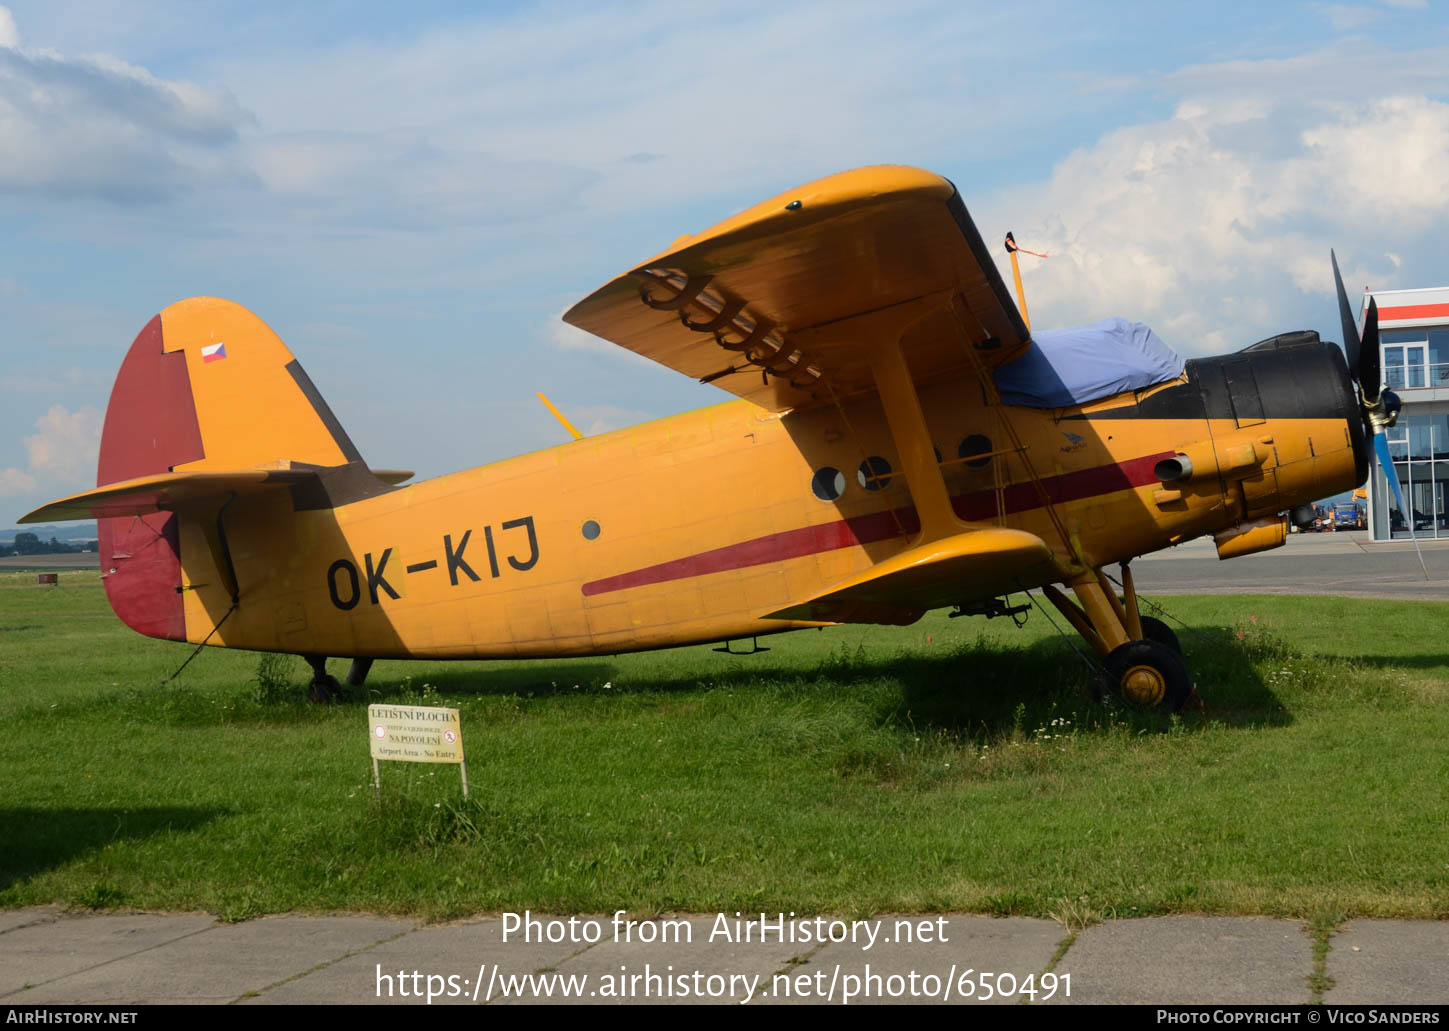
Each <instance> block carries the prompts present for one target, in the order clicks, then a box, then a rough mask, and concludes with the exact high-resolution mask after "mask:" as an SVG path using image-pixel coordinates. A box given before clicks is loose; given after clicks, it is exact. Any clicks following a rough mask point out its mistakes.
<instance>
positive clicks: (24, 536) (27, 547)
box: [0, 533, 99, 558]
mask: <svg viewBox="0 0 1449 1031" xmlns="http://www.w3.org/2000/svg"><path fill="white" fill-rule="evenodd" d="M98 544H99V542H98V541H77V542H75V543H71V542H69V541H59V540H56V539H55V538H54V537H52V538H51V539H50V540H48V541H43V540H41V539H40V538H39V537H37V536H36V535H35V534H33V533H17V534H16V535H15V543H13V544H5V543H3V542H0V558H11V557H13V556H15V555H75V554H77V553H79V552H82V551H95V550H96V547H97V545H98Z"/></svg>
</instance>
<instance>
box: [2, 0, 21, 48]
mask: <svg viewBox="0 0 1449 1031" xmlns="http://www.w3.org/2000/svg"><path fill="white" fill-rule="evenodd" d="M0 47H4V48H5V49H7V50H18V49H20V29H19V27H18V26H16V24H15V15H13V14H11V13H10V8H8V7H5V6H4V5H0Z"/></svg>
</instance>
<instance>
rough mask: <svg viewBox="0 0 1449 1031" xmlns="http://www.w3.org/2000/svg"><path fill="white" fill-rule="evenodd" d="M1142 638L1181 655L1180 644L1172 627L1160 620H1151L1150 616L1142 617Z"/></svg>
mask: <svg viewBox="0 0 1449 1031" xmlns="http://www.w3.org/2000/svg"><path fill="white" fill-rule="evenodd" d="M1142 636H1143V637H1144V638H1146V639H1147V640H1149V641H1156V642H1157V643H1158V644H1165V645H1167V646H1168V647H1169V648H1171V649H1172V650H1173V651H1175V652H1177V654H1179V655H1181V654H1182V642H1181V641H1179V640H1178V639H1177V634H1176V633H1174V632H1173V629H1172V627H1170V626H1168V625H1167V624H1166V623H1164V622H1163V621H1162V620H1160V619H1153V618H1152V617H1151V616H1143V617H1142Z"/></svg>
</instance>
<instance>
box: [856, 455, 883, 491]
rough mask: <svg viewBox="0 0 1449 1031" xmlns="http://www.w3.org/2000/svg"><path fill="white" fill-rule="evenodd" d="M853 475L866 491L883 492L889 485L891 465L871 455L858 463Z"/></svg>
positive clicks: (877, 456)
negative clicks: (858, 466)
mask: <svg viewBox="0 0 1449 1031" xmlns="http://www.w3.org/2000/svg"><path fill="white" fill-rule="evenodd" d="M855 475H856V478H857V479H859V480H860V485H861V486H862V487H864V488H865V489H866V490H885V489H886V488H887V487H889V486H890V483H891V464H890V463H889V462H887V461H886V460H885V459H884V458H881V457H880V456H879V455H871V456H870V457H869V458H867V459H866V460H865V461H864V462H861V463H860V468H859V469H857V470H856V473H855Z"/></svg>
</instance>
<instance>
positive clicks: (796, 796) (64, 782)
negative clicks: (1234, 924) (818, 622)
mask: <svg viewBox="0 0 1449 1031" xmlns="http://www.w3.org/2000/svg"><path fill="white" fill-rule="evenodd" d="M1159 600H1161V601H1162V603H1163V604H1164V605H1165V607H1166V608H1167V610H1168V611H1169V612H1171V613H1172V614H1173V615H1175V616H1177V617H1180V618H1181V619H1182V620H1184V621H1185V622H1186V623H1188V624H1189V625H1190V626H1192V627H1193V628H1194V629H1193V630H1191V631H1180V632H1181V633H1182V636H1183V641H1184V646H1185V649H1186V651H1187V653H1188V659H1189V664H1190V666H1191V668H1192V669H1193V671H1194V673H1195V676H1196V679H1197V681H1198V684H1199V685H1200V687H1201V690H1202V693H1203V695H1204V696H1205V698H1206V699H1207V701H1208V704H1209V705H1210V707H1211V712H1210V713H1209V714H1208V715H1207V716H1205V717H1204V716H1197V715H1193V716H1188V717H1185V718H1183V719H1181V720H1176V719H1174V720H1162V719H1156V718H1151V717H1141V716H1132V715H1129V714H1125V713H1123V712H1121V711H1116V710H1112V709H1110V708H1104V707H1102V706H1100V705H1095V704H1089V703H1088V702H1086V701H1085V700H1084V694H1083V690H1082V688H1083V685H1084V684H1085V683H1086V681H1087V674H1086V670H1085V667H1084V665H1083V663H1082V661H1081V660H1080V658H1078V656H1077V655H1076V654H1074V653H1073V651H1072V650H1071V649H1070V648H1069V647H1068V646H1067V644H1066V643H1065V641H1064V640H1063V639H1062V638H1061V637H1060V636H1059V635H1058V634H1057V633H1056V632H1055V631H1054V630H1053V628H1052V626H1051V625H1050V624H1049V623H1048V622H1047V621H1046V620H1044V619H1043V617H1042V616H1041V615H1040V614H1039V613H1034V614H1033V615H1032V617H1031V620H1030V622H1029V623H1028V625H1027V626H1026V627H1025V628H1024V629H1021V630H1017V629H1015V628H1013V627H1012V626H1010V625H1009V623H1008V625H1006V626H1002V625H1001V624H1002V623H1007V622H1008V621H1006V620H995V621H992V622H990V623H987V622H984V621H981V620H966V619H962V620H948V619H946V618H945V617H944V615H939V616H930V617H928V618H927V619H925V620H923V621H922V622H921V623H919V624H917V625H916V626H913V627H909V628H906V629H903V630H902V629H893V628H845V627H842V628H837V629H832V630H827V631H819V632H816V631H808V632H803V633H797V634H793V635H787V636H783V637H778V638H772V639H769V640H767V641H764V642H762V643H766V644H768V645H769V646H770V647H771V649H772V650H771V651H769V652H767V653H764V654H760V655H754V656H750V657H730V656H726V655H721V654H718V653H716V652H713V651H711V650H710V649H708V648H692V649H685V650H679V651H673V652H660V653H650V654H644V655H633V656H621V657H618V658H610V659H590V660H571V661H554V662H547V661H534V662H519V663H456V664H448V663H427V662H418V663H400V662H399V663H390V662H379V663H378V664H377V666H376V667H375V668H374V670H373V672H372V676H371V678H370V680H369V683H368V685H367V687H366V689H365V690H364V692H363V695H364V698H362V699H361V700H359V701H357V702H354V703H350V704H340V705H335V706H316V705H310V704H308V703H306V702H305V701H304V700H303V694H304V683H305V680H306V677H307V668H306V665H305V664H304V663H303V662H302V661H301V660H300V659H283V660H270V659H264V658H263V657H261V656H258V655H256V654H253V653H246V652H227V651H222V650H207V651H205V652H203V653H202V654H201V655H200V656H199V657H198V658H197V659H196V660H195V661H194V662H193V663H192V664H191V665H190V666H189V667H188V668H187V669H186V671H185V672H184V673H183V674H182V676H181V678H180V679H179V680H177V681H175V682H173V683H171V684H169V685H165V686H163V685H162V683H161V682H162V680H163V678H165V677H166V676H168V675H169V674H170V673H172V672H173V671H174V670H175V668H176V667H177V666H178V665H180V664H181V662H182V660H184V659H185V658H186V656H187V654H188V653H189V651H190V649H189V648H188V647H186V646H183V645H179V644H177V645H173V644H167V643H163V642H157V641H151V640H148V639H146V638H142V637H139V636H137V635H135V634H133V633H132V632H131V631H129V630H127V629H126V628H125V627H124V626H123V625H122V624H121V623H120V622H119V621H118V620H116V619H115V618H114V617H113V616H112V615H111V613H110V611H109V609H108V608H107V606H106V603H105V599H104V596H103V593H102V591H101V589H100V585H99V580H98V579H97V577H96V576H95V575H94V574H90V573H67V574H65V575H63V576H62V586H60V587H58V588H57V587H40V586H36V585H35V584H34V576H33V574H19V573H9V574H0V770H3V786H0V906H15V905H24V904H32V903H50V902H61V903H65V904H68V905H72V906H76V907H89V908H113V907H124V908H144V909H169V910H192V909H201V910H207V911H209V912H212V913H216V914H218V915H220V916H222V917H223V918H229V919H241V918H245V917H249V916H254V915H259V914H262V913H267V912H277V911H284V910H303V911H371V912H379V913H410V914H417V915H421V916H425V917H434V918H443V917H452V916H458V915H462V914H468V913H478V912H488V911H498V910H522V909H524V908H529V909H532V910H534V911H536V912H537V911H548V912H608V911H612V910H614V909H620V908H623V909H628V910H630V911H631V913H633V914H635V915H650V914H653V913H657V912H663V911H671V910H673V911H703V912H714V911H733V910H736V909H738V910H741V911H751V910H753V911H761V910H763V911H768V912H774V911H777V910H784V911H786V912H788V911H791V910H793V911H795V912H798V913H807V912H829V913H840V914H861V913H865V912H872V911H877V912H878V911H939V910H951V911H976V912H987V913H997V914H1006V913H1013V914H1028V915H1040V916H1047V915H1051V916H1056V917H1057V918H1059V919H1061V920H1063V922H1064V923H1067V924H1068V925H1073V924H1076V925H1080V923H1081V922H1083V921H1090V920H1092V919H1096V918H1100V917H1103V916H1109V915H1115V916H1133V915H1145V914H1151V913H1164V912H1213V913H1268V914H1277V915H1286V916H1298V917H1303V918H1305V919H1308V920H1310V921H1314V922H1317V923H1320V924H1321V923H1323V922H1325V921H1326V922H1333V921H1336V920H1339V919H1342V918H1343V917H1346V916H1361V915H1377V916H1402V917H1444V916H1449V787H1446V785H1449V751H1446V748H1445V741H1446V740H1449V705H1446V702H1449V644H1446V643H1443V642H1445V641H1446V640H1449V638H1446V635H1445V634H1444V633H1443V632H1442V629H1441V628H1442V627H1443V626H1444V625H1445V623H1446V622H1449V606H1445V605H1435V604H1427V603H1388V602H1367V601H1357V600H1355V601H1350V600H1344V599H1330V598H1290V597H1272V598H1266V597H1241V598H1226V597H1212V598H1167V599H1159ZM336 665H337V667H338V668H337V669H336V670H335V672H337V673H338V674H339V675H340V674H341V673H342V672H344V669H343V668H342V667H343V664H342V663H336ZM378 699H390V700H409V701H414V702H418V703H428V704H446V705H452V706H455V707H457V708H459V709H461V710H462V719H463V730H464V739H465V742H466V745H467V751H468V755H469V764H468V773H469V779H470V781H471V785H472V789H473V797H472V800H471V801H470V802H468V803H464V802H462V801H461V800H460V797H459V788H458V776H457V771H456V769H455V768H453V767H440V766H419V765H411V764H401V763H392V764H385V768H384V770H383V792H382V799H381V801H379V800H378V799H377V798H375V797H374V794H373V791H372V788H371V786H370V783H369V781H370V776H371V766H370V761H369V759H368V745H367V728H366V716H365V709H364V706H363V704H362V703H363V702H364V701H366V700H378Z"/></svg>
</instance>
